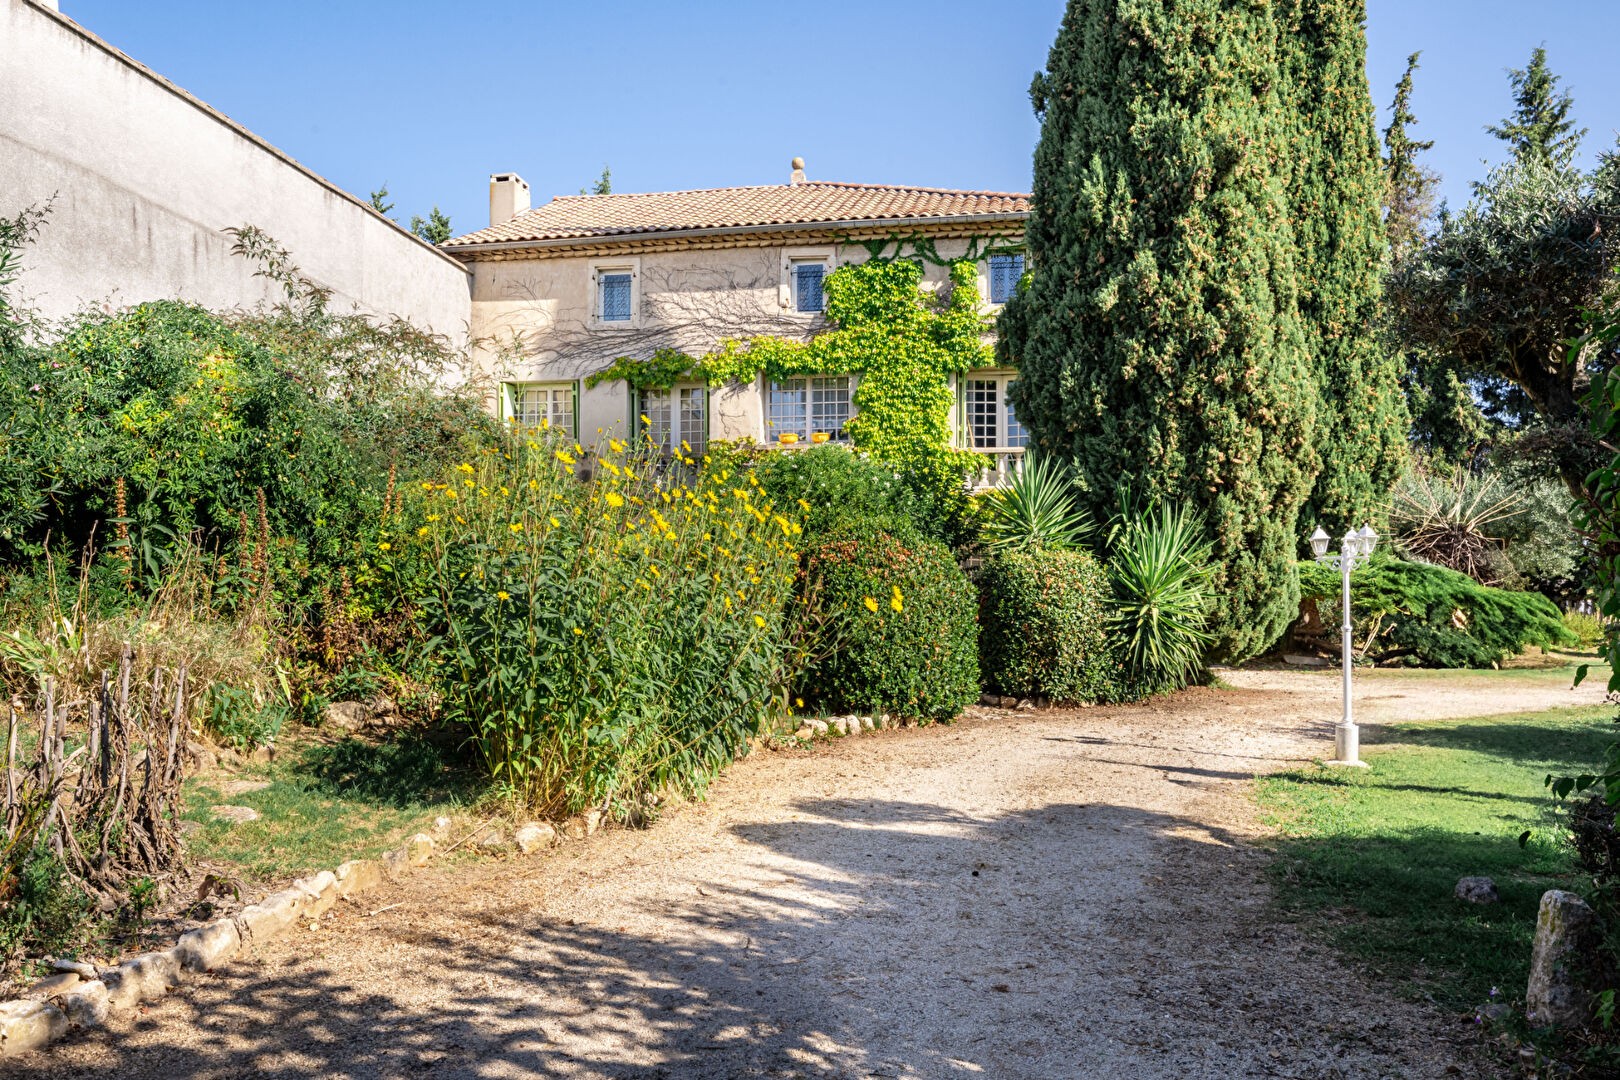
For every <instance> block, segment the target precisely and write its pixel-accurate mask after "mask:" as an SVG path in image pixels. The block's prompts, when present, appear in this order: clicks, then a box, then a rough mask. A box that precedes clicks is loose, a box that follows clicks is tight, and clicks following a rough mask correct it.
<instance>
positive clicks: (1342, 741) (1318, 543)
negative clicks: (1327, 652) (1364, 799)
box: [1311, 525, 1378, 765]
mask: <svg viewBox="0 0 1620 1080" xmlns="http://www.w3.org/2000/svg"><path fill="white" fill-rule="evenodd" d="M1332 539H1333V538H1332V537H1330V536H1329V535H1328V534H1327V531H1326V530H1324V529H1323V528H1322V527H1321V526H1320V525H1318V526H1317V527H1316V531H1315V532H1313V533H1312V534H1311V553H1312V554H1313V555H1315V556H1316V561H1317V562H1319V563H1322V564H1323V565H1325V566H1337V567H1338V568H1339V580H1340V583H1341V584H1342V586H1343V596H1344V625H1343V627H1341V628H1340V638H1339V642H1340V644H1339V653H1340V658H1341V660H1342V661H1343V665H1344V719H1342V720H1340V721H1339V726H1338V727H1337V728H1335V729H1334V732H1333V760H1332V761H1330V762H1328V764H1329V765H1365V764H1366V762H1364V761H1362V760H1361V730H1360V729H1359V728H1357V727H1356V721H1355V718H1354V714H1353V713H1352V712H1351V709H1350V665H1351V634H1352V629H1351V626H1350V571H1351V570H1353V569H1355V567H1356V564H1357V563H1358V562H1363V561H1365V560H1366V559H1368V558H1370V557H1371V556H1372V553H1373V548H1375V547H1377V546H1378V534H1377V533H1375V532H1373V528H1372V526H1371V525H1363V526H1362V527H1361V529H1360V530H1359V531H1357V530H1355V529H1351V530H1350V531H1349V532H1347V533H1345V534H1344V539H1343V540H1341V541H1339V554H1337V555H1329V554H1328V543H1329V541H1331V540H1332Z"/></svg>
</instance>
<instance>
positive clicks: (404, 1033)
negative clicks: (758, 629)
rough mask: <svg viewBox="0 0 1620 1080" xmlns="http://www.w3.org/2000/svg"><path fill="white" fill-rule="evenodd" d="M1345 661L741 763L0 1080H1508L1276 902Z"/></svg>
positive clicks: (1452, 699)
mask: <svg viewBox="0 0 1620 1080" xmlns="http://www.w3.org/2000/svg"><path fill="white" fill-rule="evenodd" d="M1335 674H1336V673H1332V672H1317V671H1275V672H1273V671H1253V672H1225V673H1223V674H1222V682H1223V685H1222V686H1221V687H1219V688H1203V689H1192V690H1188V691H1185V692H1183V693H1181V694H1178V695H1175V696H1174V697H1171V698H1168V699H1160V700H1156V701H1154V702H1152V703H1150V704H1147V705H1141V706H1132V707H1118V708H1101V707H1099V708H1090V709H1074V710H1050V711H1038V712H1001V711H984V710H974V711H973V712H972V713H970V715H969V716H968V717H966V718H964V719H963V720H961V721H959V722H957V723H954V724H951V725H949V726H942V727H933V728H922V729H904V730H899V731H891V732H880V733H876V734H869V735H862V736H859V737H851V738H846V739H841V740H838V741H835V742H833V743H830V744H821V745H817V746H815V747H813V748H810V749H804V750H792V751H775V752H762V753H756V754H754V755H752V756H750V757H749V758H747V759H745V760H744V761H742V762H740V763H738V764H737V765H736V766H735V767H734V768H733V769H731V770H730V771H729V772H728V773H727V774H726V775H725V776H724V777H722V778H721V779H720V780H718V781H716V782H715V784H714V785H713V788H712V790H711V791H710V793H709V796H708V798H707V800H706V801H704V802H701V803H696V804H691V805H684V806H681V807H678V808H674V809H672V810H671V811H670V812H669V813H667V814H666V815H665V816H664V817H663V818H662V819H661V820H659V821H658V822H656V823H655V824H654V825H652V827H650V828H648V829H645V830H637V831H631V830H616V829H615V830H607V831H604V832H602V833H600V834H598V835H597V836H595V837H593V838H591V839H590V840H588V841H586V842H583V843H573V844H567V845H565V846H563V847H561V848H558V849H556V850H554V851H552V852H551V853H550V854H548V855H544V856H536V857H532V858H520V857H512V858H503V859H478V860H474V861H470V862H469V861H456V860H451V861H449V862H447V863H446V864H444V865H439V866H434V867H430V868H429V869H427V870H424V871H420V872H418V873H416V874H414V875H412V876H410V877H409V878H407V879H405V880H404V881H403V882H401V883H398V884H394V885H390V886H388V887H386V888H385V889H384V890H383V891H382V892H381V893H376V894H372V895H369V896H367V897H365V898H364V900H363V903H362V904H361V905H353V904H347V903H345V904H343V905H340V906H339V907H338V908H337V909H335V910H334V911H333V912H331V913H330V914H328V915H326V916H324V917H322V918H321V919H320V920H319V921H318V922H316V923H313V924H305V925H303V926H301V927H300V928H299V929H298V930H297V931H296V932H295V933H294V934H293V935H292V936H290V937H288V938H285V939H283V940H281V941H277V942H274V943H271V944H269V945H268V946H266V947H263V948H260V949H258V950H257V951H255V952H254V953H252V954H251V955H249V956H248V957H247V958H246V959H243V960H239V961H238V962H235V963H233V964H231V965H230V967H229V968H228V969H227V970H226V971H224V972H222V973H220V974H218V975H216V976H212V977H208V978H204V979H199V980H197V981H194V982H192V983H190V984H188V985H187V986H186V987H185V988H183V989H182V990H180V991H178V992H176V993H174V994H172V995H171V996H170V997H169V998H167V999H166V1000H164V1001H162V1002H159V1003H157V1004H155V1005H153V1006H152V1007H150V1008H148V1009H143V1010H140V1011H139V1012H137V1013H135V1014H126V1015H124V1016H122V1017H120V1018H117V1019H116V1020H115V1021H114V1022H113V1024H112V1026H111V1027H110V1028H109V1029H108V1030H105V1031H102V1032H98V1033H95V1034H92V1035H89V1036H86V1037H82V1038H74V1039H71V1040H69V1041H68V1042H66V1043H63V1044H59V1045H58V1046H57V1047H54V1048H52V1049H50V1050H48V1051H45V1052H42V1053H39V1054H36V1055H33V1056H31V1057H29V1058H26V1059H23V1060H21V1061H19V1062H18V1063H17V1064H16V1065H14V1066H12V1069H11V1070H10V1071H9V1072H8V1075H30V1074H38V1075H41V1076H47V1075H48V1076H50V1077H52V1078H62V1077H120V1078H127V1080H178V1078H182V1077H185V1078H192V1077H218V1078H222V1080H223V1078H233V1080H234V1078H240V1077H270V1078H289V1080H290V1078H293V1077H298V1078H306V1077H405V1076H410V1077H488V1078H498V1077H673V1078H686V1077H691V1078H716V1080H720V1078H730V1077H806V1078H810V1077H815V1078H845V1077H849V1078H867V1077H874V1078H875V1077H884V1078H897V1080H898V1078H905V1080H912V1078H922V1077H988V1078H1025V1077H1029V1078H1048V1077H1051V1078H1067V1077H1075V1078H1091V1077H1098V1078H1114V1077H1119V1078H1125V1077H1130V1078H1157V1077H1175V1078H1187V1077H1291V1078H1328V1077H1402V1078H1407V1077H1439V1076H1452V1075H1460V1076H1469V1077H1477V1076H1489V1075H1493V1074H1495V1073H1496V1072H1497V1071H1498V1069H1499V1066H1498V1065H1497V1064H1495V1063H1494V1061H1493V1059H1492V1057H1491V1056H1490V1054H1489V1053H1488V1052H1487V1048H1486V1046H1485V1043H1484V1040H1483V1039H1482V1037H1481V1036H1480V1035H1479V1034H1478V1032H1477V1029H1476V1027H1475V1025H1474V1024H1473V1018H1472V1017H1471V1016H1458V1015H1447V1014H1444V1013H1441V1012H1439V1011H1437V1010H1436V1009H1434V1008H1433V1007H1432V1006H1429V1005H1426V1004H1423V1003H1412V1002H1407V1001H1403V1000H1401V999H1400V998H1399V997H1398V996H1397V995H1396V992H1395V990H1394V988H1393V986H1392V985H1391V984H1390V983H1388V982H1384V981H1381V980H1379V979H1378V978H1377V977H1376V976H1374V975H1372V974H1370V973H1364V972H1361V971H1358V970H1355V969H1353V968H1350V967H1347V966H1345V965H1343V964H1341V963H1340V962H1339V961H1337V960H1336V959H1335V958H1334V957H1333V955H1332V954H1331V953H1330V952H1329V951H1328V950H1327V948H1326V947H1325V946H1323V945H1322V944H1320V943H1319V942H1318V941H1316V940H1315V939H1313V938H1312V937H1311V936H1310V935H1309V934H1308V933H1307V932H1306V931H1304V930H1303V929H1301V928H1298V927H1295V926H1291V925H1288V924H1286V923H1284V922H1281V921H1279V919H1278V917H1277V915H1276V914H1275V913H1274V911H1273V910H1272V909H1271V908H1270V907H1269V901H1270V890H1269V886H1268V878H1267V874H1266V857H1265V855H1264V853H1263V851H1262V850H1261V849H1260V848H1258V847H1256V846H1255V845H1254V844H1253V841H1254V840H1256V839H1257V838H1260V837H1262V836H1263V835H1264V830H1263V827H1262V826H1261V824H1260V823H1259V821H1258V820H1257V815H1256V811H1255V808H1254V805H1253V803H1252V800H1251V797H1250V788H1251V785H1250V781H1251V779H1252V778H1253V776H1254V775H1255V774H1257V773H1265V772H1270V771H1275V770H1278V769H1282V768H1286V767H1288V766H1290V765H1293V764H1295V763H1297V762H1300V761H1302V760H1307V759H1309V758H1310V757H1313V756H1322V755H1323V754H1324V751H1325V750H1326V749H1327V748H1328V747H1330V746H1331V723H1332V718H1333V716H1334V713H1335V710H1336V708H1337V702H1338V682H1337V679H1336V677H1335ZM1568 686H1569V684H1568V681H1567V680H1559V679H1557V678H1549V677H1548V673H1531V674H1528V675H1526V676H1525V677H1524V678H1523V679H1519V678H1518V677H1516V675H1515V674H1514V673H1505V672H1504V673H1500V674H1499V675H1498V676H1496V677H1482V678H1479V679H1469V678H1456V677H1452V678H1447V679H1424V678H1414V677H1410V676H1405V675H1402V674H1400V673H1382V672H1379V673H1373V674H1371V675H1368V676H1365V677H1360V683H1359V688H1360V693H1361V695H1362V696H1361V701H1362V702H1363V705H1364V713H1365V715H1366V719H1368V720H1369V721H1376V720H1379V719H1386V720H1387V719H1401V720H1414V719H1423V718H1435V717H1444V716H1473V715H1483V714H1491V713H1502V712H1510V711H1527V710H1535V709H1541V708H1547V707H1551V706H1555V705H1562V704H1582V703H1594V702H1599V701H1601V700H1602V698H1603V691H1602V689H1601V688H1598V687H1585V686H1583V687H1582V688H1581V689H1580V690H1578V691H1571V690H1570V689H1569V688H1568ZM1365 737H1366V739H1367V741H1369V742H1376V739H1377V732H1376V730H1375V729H1374V730H1369V731H1368V732H1366V733H1365Z"/></svg>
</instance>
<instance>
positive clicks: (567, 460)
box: [557, 450, 574, 465]
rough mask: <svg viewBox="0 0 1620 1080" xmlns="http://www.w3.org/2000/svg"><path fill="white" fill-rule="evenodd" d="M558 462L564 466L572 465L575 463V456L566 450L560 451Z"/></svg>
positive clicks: (558, 452)
mask: <svg viewBox="0 0 1620 1080" xmlns="http://www.w3.org/2000/svg"><path fill="white" fill-rule="evenodd" d="M557 460H558V461H560V462H562V463H563V464H564V465H572V464H573V463H574V456H573V455H572V454H570V453H569V452H568V451H566V450H558V451H557Z"/></svg>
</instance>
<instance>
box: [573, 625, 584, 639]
mask: <svg viewBox="0 0 1620 1080" xmlns="http://www.w3.org/2000/svg"><path fill="white" fill-rule="evenodd" d="M574 633H576V634H578V635H579V636H580V637H584V636H585V631H583V630H581V629H580V628H579V627H577V626H576V627H574Z"/></svg>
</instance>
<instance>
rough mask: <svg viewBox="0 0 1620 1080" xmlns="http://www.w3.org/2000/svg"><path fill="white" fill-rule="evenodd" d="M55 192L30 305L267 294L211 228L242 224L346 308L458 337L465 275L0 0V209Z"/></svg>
mask: <svg viewBox="0 0 1620 1080" xmlns="http://www.w3.org/2000/svg"><path fill="white" fill-rule="evenodd" d="M53 194H54V195H55V196H56V199H55V203H54V205H53V209H52V213H51V216H50V219H49V221H48V222H47V224H46V226H45V228H44V229H43V231H42V232H41V233H40V235H39V239H38V242H37V243H36V244H35V245H33V246H32V247H31V248H30V249H29V250H28V251H27V253H26V256H25V261H24V264H23V265H24V272H23V275H22V278H21V287H22V290H23V292H24V294H25V295H26V296H28V297H30V298H31V299H32V300H33V302H34V304H35V306H36V307H38V308H39V310H40V311H41V312H42V313H43V314H45V315H47V316H49V317H57V316H62V315H67V314H69V313H71V312H73V311H75V310H77V309H79V308H81V307H83V306H85V305H86V304H90V303H101V302H104V301H110V302H111V303H113V304H115V305H127V304H134V303H139V302H141V301H144V300H152V299H160V298H176V297H177V298H183V299H187V300H192V301H195V302H197V303H200V304H203V305H206V306H208V307H212V308H230V307H237V306H252V305H254V304H257V303H259V302H261V301H265V300H274V299H277V298H278V293H279V287H278V286H275V285H274V284H272V283H271V282H269V281H267V280H265V279H263V278H255V277H254V276H253V271H254V269H255V268H254V266H253V265H251V264H249V263H247V262H246V261H245V260H243V259H241V258H238V257H235V256H232V255H231V254H230V248H231V243H232V241H231V238H230V237H229V236H227V235H225V234H224V233H223V232H222V231H221V230H223V229H226V228H229V227H232V226H239V225H246V224H252V225H256V226H258V227H259V228H260V229H263V230H264V231H265V232H267V233H269V234H270V235H271V236H272V237H273V238H274V239H275V240H276V241H277V242H278V243H279V244H281V245H282V246H283V247H285V248H287V249H289V250H290V251H291V252H292V255H293V258H294V259H295V261H296V262H297V263H298V264H299V266H300V267H301V268H302V269H303V272H304V273H305V274H306V275H307V276H308V277H310V278H312V279H313V280H315V281H316V282H318V283H320V284H322V285H324V286H326V287H328V288H330V289H332V291H333V293H334V298H335V302H336V303H337V304H339V305H342V306H343V307H344V308H345V309H347V308H349V307H358V308H359V309H361V310H363V311H366V312H369V313H372V314H378V315H384V314H397V315H399V316H402V317H404V318H407V319H409V320H410V321H411V322H413V323H415V324H416V325H417V326H419V327H423V328H426V329H432V330H435V331H437V332H439V333H442V334H446V335H449V336H451V337H452V338H454V339H457V340H458V341H460V340H464V338H465V334H466V330H467V326H468V322H469V319H470V309H469V291H468V276H467V273H466V271H465V269H464V268H463V267H462V266H461V265H460V264H459V263H457V262H456V261H455V260H453V259H451V258H449V257H448V256H446V255H444V254H443V253H441V252H438V251H435V250H434V249H432V248H431V247H428V246H427V245H425V244H422V243H421V242H420V241H418V240H416V239H415V238H414V237H412V236H411V235H410V234H409V233H408V232H406V231H405V230H403V229H401V228H399V227H398V226H397V225H394V224H393V223H391V222H389V221H388V220H387V219H385V218H383V217H382V216H380V215H378V214H376V213H374V212H372V211H371V210H370V208H369V207H367V206H365V205H364V204H363V203H361V202H359V201H357V200H355V199H354V198H352V197H350V196H348V195H346V194H345V193H343V192H340V191H338V190H337V189H336V188H334V187H332V186H331V185H330V184H328V183H327V182H325V181H324V180H322V179H320V178H319V177H317V176H315V175H314V174H312V173H310V172H308V171H306V170H303V169H302V168H300V167H299V166H298V165H297V164H296V163H294V162H293V161H291V159H288V158H286V157H284V156H282V155H280V154H279V152H277V151H275V150H274V149H273V148H271V147H269V146H267V145H266V144H264V143H262V142H260V141H258V140H256V139H255V138H254V137H253V136H251V135H250V134H249V133H247V132H245V131H243V130H242V129H240V128H238V127H236V126H235V125H233V124H232V123H230V122H229V121H228V120H226V119H225V118H223V117H221V116H219V115H218V114H216V113H213V112H211V111H210V110H208V109H207V108H206V107H205V106H203V105H202V104H201V103H200V102H196V101H195V100H194V99H191V98H190V97H189V96H188V95H186V94H184V92H182V91H178V90H177V89H176V88H174V87H172V86H171V85H169V84H167V83H165V82H163V81H162V80H161V79H159V78H157V77H155V76H154V75H152V74H151V73H149V72H147V71H146V70H145V69H143V68H142V67H141V66H140V65H139V64H136V63H134V62H132V61H131V60H129V59H128V58H127V57H124V56H123V55H122V54H120V53H118V52H117V51H116V50H113V49H111V48H110V47H109V46H106V45H104V44H102V43H99V42H98V41H97V40H96V39H95V38H94V37H93V36H90V35H88V34H86V33H84V32H82V31H81V30H80V29H79V28H78V27H76V26H75V24H73V23H72V22H71V21H69V20H68V19H66V18H64V17H62V16H59V15H55V14H53V13H50V12H47V11H45V10H42V9H41V8H39V7H36V6H35V5H33V4H32V3H29V2H27V0H0V215H6V216H10V215H12V214H15V213H16V212H17V211H18V210H20V209H22V208H24V207H27V206H31V205H37V204H42V203H44V202H45V201H46V200H47V199H49V198H51V196H52V195H53Z"/></svg>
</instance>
